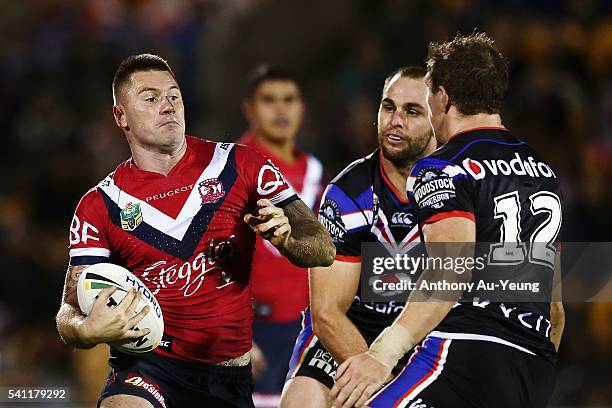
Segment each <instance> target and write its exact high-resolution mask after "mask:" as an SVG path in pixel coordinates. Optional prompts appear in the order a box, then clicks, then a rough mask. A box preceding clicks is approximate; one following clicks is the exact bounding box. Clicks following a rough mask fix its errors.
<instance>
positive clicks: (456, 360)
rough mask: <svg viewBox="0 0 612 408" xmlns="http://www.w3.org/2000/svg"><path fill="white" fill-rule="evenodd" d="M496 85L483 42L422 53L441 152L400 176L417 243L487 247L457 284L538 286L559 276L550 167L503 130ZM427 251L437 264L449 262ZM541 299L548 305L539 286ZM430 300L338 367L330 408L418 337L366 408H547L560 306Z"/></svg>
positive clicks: (383, 374)
mask: <svg viewBox="0 0 612 408" xmlns="http://www.w3.org/2000/svg"><path fill="white" fill-rule="evenodd" d="M508 76H509V74H508V67H507V63H506V61H505V59H504V57H503V56H502V54H501V53H500V52H499V51H498V49H497V48H496V47H495V45H494V43H493V41H492V40H491V39H490V38H489V37H487V36H486V35H485V34H473V35H470V36H467V37H462V36H458V37H456V38H455V39H453V40H452V41H449V42H444V43H438V44H433V43H432V44H430V46H429V55H428V60H427V77H426V83H427V86H428V107H429V116H430V121H431V123H432V126H433V128H434V132H435V135H436V138H437V140H438V142H439V143H441V144H444V146H443V147H441V148H440V149H438V150H436V151H435V152H434V153H433V154H432V155H430V156H429V157H427V158H424V159H421V160H420V161H418V162H417V163H416V164H415V166H414V167H413V168H412V170H411V172H410V177H409V180H408V190H409V196H410V197H411V198H413V199H414V203H415V212H416V215H417V218H418V221H419V223H420V225H422V233H423V237H424V240H425V242H427V243H435V242H438V243H453V242H454V243H456V244H455V245H456V246H457V245H460V244H461V243H474V242H480V243H498V244H496V245H491V246H490V248H489V246H487V249H486V252H485V253H484V254H485V255H487V254H488V263H487V265H486V268H484V269H481V270H478V269H474V270H473V271H472V275H471V276H468V281H469V278H472V281H473V282H477V281H479V280H480V279H485V278H486V276H487V274H491V273H495V272H497V273H499V272H503V271H500V268H508V266H507V265H514V266H516V268H514V269H511V270H510V271H511V272H512V273H513V274H514V275H515V278H516V279H517V281H520V279H521V277H524V276H525V275H523V274H522V273H525V272H526V271H527V270H529V275H527V277H528V279H534V278H537V279H541V280H542V281H543V282H546V281H547V280H549V279H550V277H551V276H552V275H553V273H554V269H555V267H556V266H558V265H559V260H558V259H557V256H558V254H557V252H556V249H555V246H556V241H557V237H558V234H559V231H560V228H561V207H562V204H561V193H560V185H559V180H558V179H557V176H556V175H555V172H554V171H553V170H552V169H551V168H550V166H549V165H548V164H546V163H544V162H543V161H542V159H541V158H540V157H539V155H538V154H537V153H536V152H535V151H534V150H533V149H532V148H531V147H529V146H528V145H527V144H526V143H525V142H523V141H521V140H519V139H517V138H515V137H514V136H512V135H511V134H510V132H509V131H508V129H506V128H505V127H504V126H503V123H502V119H501V116H500V112H501V108H502V101H503V96H504V94H505V92H506V89H507V88H508ZM500 242H503V243H504V244H503V245H500V244H499V243H500ZM431 248H432V250H433V249H435V250H436V252H440V254H439V256H441V257H444V256H445V255H448V254H451V256H452V254H453V252H454V250H452V249H450V250H449V249H446V250H445V251H446V252H445V251H444V250H443V251H440V247H437V248H436V247H435V246H433V245H432V246H431ZM445 248H451V246H449V245H446V246H445ZM429 249H430V246H428V250H429ZM477 249H478V247H477ZM472 252H473V250H472ZM472 256H474V255H473V254H472ZM452 274H453V275H454V274H455V273H454V271H452ZM445 276H449V275H445ZM542 291H546V292H548V294H550V292H551V286H543V289H542ZM435 296H436V298H437V299H441V300H437V301H436V300H431V301H420V302H410V303H409V304H408V305H407V306H406V308H405V309H404V311H403V312H402V314H401V315H400V316H399V317H398V319H397V320H396V322H395V323H394V324H393V325H392V326H390V327H389V328H387V329H385V330H384V331H383V332H382V333H381V335H380V336H379V337H378V338H377V339H376V341H375V342H374V343H373V344H372V345H370V348H369V350H368V351H367V352H364V353H362V354H359V355H357V356H354V357H351V358H349V359H348V360H346V361H345V362H344V363H343V364H342V366H341V367H339V369H338V379H337V381H336V385H335V386H334V389H333V390H332V393H331V395H332V397H335V398H336V399H335V406H336V407H340V406H342V407H352V406H353V405H354V404H356V405H357V406H361V405H362V404H364V403H366V401H367V398H368V397H369V396H370V395H371V394H372V393H373V392H374V391H376V390H377V389H378V388H379V387H380V386H381V384H383V382H384V381H385V380H386V379H387V378H388V376H389V374H390V373H391V368H392V367H393V366H394V365H395V364H396V362H397V361H398V359H399V358H401V356H403V355H404V353H406V352H407V351H408V350H410V349H412V348H413V347H414V346H415V345H417V344H418V343H419V342H420V341H421V340H423V338H424V337H425V336H427V337H425V340H424V341H423V343H422V344H421V346H420V347H418V348H417V349H416V351H415V352H414V354H413V356H412V358H411V360H410V363H409V364H408V365H407V367H406V368H405V369H404V370H403V371H402V373H401V374H400V375H399V376H397V377H396V378H395V379H393V381H391V383H389V384H388V385H386V386H385V387H384V388H383V389H382V390H381V391H380V392H378V394H376V395H375V396H374V397H373V398H372V399H370V400H369V401H367V405H368V406H370V407H381V408H382V407H390V406H394V407H395V406H419V407H436V408H451V407H460V406H465V405H466V404H467V403H469V404H470V405H471V406H474V407H482V408H484V407H508V408H515V407H534V408H536V407H542V408H543V407H545V406H546V405H547V402H548V399H549V398H550V396H551V394H552V391H553V387H554V384H555V363H556V357H557V350H558V348H559V343H560V341H561V334H562V331H563V326H564V314H563V306H562V304H561V303H560V302H556V301H554V300H555V299H553V302H551V303H548V302H545V303H544V302H540V301H537V300H533V301H531V300H527V301H523V302H521V301H520V300H516V296H517V295H516V294H515V295H514V298H510V299H509V301H508V302H505V301H504V302H503V303H499V302H491V301H488V300H487V298H486V297H478V295H476V296H472V295H470V294H466V295H464V297H462V298H460V299H459V303H456V302H455V301H452V300H451V299H449V297H448V296H446V297H445V296H444V295H443V294H441V292H440V294H437V295H436V294H435ZM485 296H486V294H485ZM513 299H514V302H513Z"/></svg>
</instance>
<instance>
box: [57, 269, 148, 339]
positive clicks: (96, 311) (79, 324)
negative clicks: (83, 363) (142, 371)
mask: <svg viewBox="0 0 612 408" xmlns="http://www.w3.org/2000/svg"><path fill="white" fill-rule="evenodd" d="M88 266H89V265H79V266H69V267H68V271H67V272H66V281H65V282H64V294H63V296H62V304H61V306H60V309H59V311H58V312H57V316H56V318H55V321H56V324H57V331H58V332H59V335H60V337H61V338H62V340H63V341H64V343H66V344H68V345H70V346H73V347H77V348H91V347H93V346H95V345H96V344H98V343H107V342H109V341H116V340H123V339H128V338H138V337H141V336H145V335H147V334H148V333H149V329H142V330H131V328H132V327H134V326H135V325H136V324H137V323H138V322H139V321H140V320H142V319H143V318H144V317H145V316H146V314H147V313H148V311H149V307H148V306H146V307H144V308H143V309H142V310H141V311H140V312H139V313H138V314H136V315H134V311H135V309H136V306H137V305H138V302H139V301H140V293H138V292H136V291H134V290H130V292H128V294H127V295H126V296H125V297H124V298H123V300H122V301H121V302H120V303H119V304H118V305H117V306H116V307H115V308H110V307H108V306H107V305H106V304H107V302H108V298H109V297H110V296H111V295H112V294H113V293H114V292H115V290H116V288H115V287H113V288H106V289H104V290H102V291H101V292H100V294H99V296H98V298H97V299H96V301H95V302H94V304H93V307H92V309H91V313H90V314H89V316H87V317H86V316H85V315H83V313H81V309H80V308H79V301H78V298H77V292H76V290H77V282H78V281H79V276H80V275H81V273H82V272H83V271H84V270H85V269H86V268H87V267H88ZM130 316H131V317H130Z"/></svg>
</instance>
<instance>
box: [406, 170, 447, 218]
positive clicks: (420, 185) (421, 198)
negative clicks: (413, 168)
mask: <svg viewBox="0 0 612 408" xmlns="http://www.w3.org/2000/svg"><path fill="white" fill-rule="evenodd" d="M456 196H457V193H456V190H455V181H454V180H453V177H452V176H450V175H449V174H448V172H445V171H444V170H441V169H439V168H438V167H434V166H430V167H424V168H422V169H421V170H420V171H419V172H418V174H417V176H416V178H415V181H414V186H413V197H414V200H415V201H416V203H417V205H418V206H419V208H432V209H439V208H442V207H443V206H444V204H445V203H446V202H447V201H449V200H452V199H453V198H455V197H456Z"/></svg>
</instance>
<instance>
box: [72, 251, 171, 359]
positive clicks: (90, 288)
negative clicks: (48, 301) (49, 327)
mask: <svg viewBox="0 0 612 408" xmlns="http://www.w3.org/2000/svg"><path fill="white" fill-rule="evenodd" d="M113 286H114V287H116V288H117V290H116V291H115V292H114V293H113V294H112V295H110V297H109V298H108V302H107V305H108V306H109V307H115V306H117V305H118V304H119V303H120V302H121V300H123V298H124V297H125V295H127V293H128V291H129V290H130V289H132V288H134V289H136V290H137V291H138V292H140V293H141V299H140V303H139V304H138V307H137V308H136V310H135V311H134V315H136V314H138V312H139V311H140V310H142V308H143V307H145V306H147V305H148V306H149V312H148V313H147V315H146V316H145V317H144V318H143V319H142V320H141V321H140V322H139V323H138V324H137V327H136V328H135V329H136V330H138V329H144V328H148V329H149V330H150V332H149V334H147V335H146V336H143V337H140V338H137V339H133V340H131V341H130V342H125V341H122V342H114V343H110V345H111V346H112V347H114V348H116V349H118V350H120V351H122V352H125V353H130V354H138V353H146V352H148V351H151V350H153V349H154V348H156V347H157V345H158V344H159V342H160V340H161V338H162V335H163V334H164V317H163V314H162V310H161V307H160V306H159V303H157V299H155V296H154V295H153V294H152V293H151V291H150V290H149V289H148V288H147V287H146V286H145V284H144V283H142V281H141V280H140V279H138V277H136V276H135V275H134V274H133V273H131V272H130V271H128V270H127V269H125V268H123V267H121V266H119V265H115V264H111V263H99V264H95V265H92V266H90V267H88V268H86V269H85V270H84V271H83V273H81V276H80V277H79V281H78V283H77V297H78V299H79V307H80V308H81V311H82V312H83V313H84V314H85V315H88V314H89V313H90V312H91V309H92V307H93V303H94V301H95V300H96V298H97V297H98V295H99V293H100V292H101V291H102V290H103V289H105V288H109V287H113Z"/></svg>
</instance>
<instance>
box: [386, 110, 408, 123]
mask: <svg viewBox="0 0 612 408" xmlns="http://www.w3.org/2000/svg"><path fill="white" fill-rule="evenodd" d="M405 120H406V118H405V117H404V115H403V113H402V112H401V111H400V110H399V109H397V110H396V111H395V112H393V113H392V114H391V120H390V124H391V126H393V127H404V122H405Z"/></svg>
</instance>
